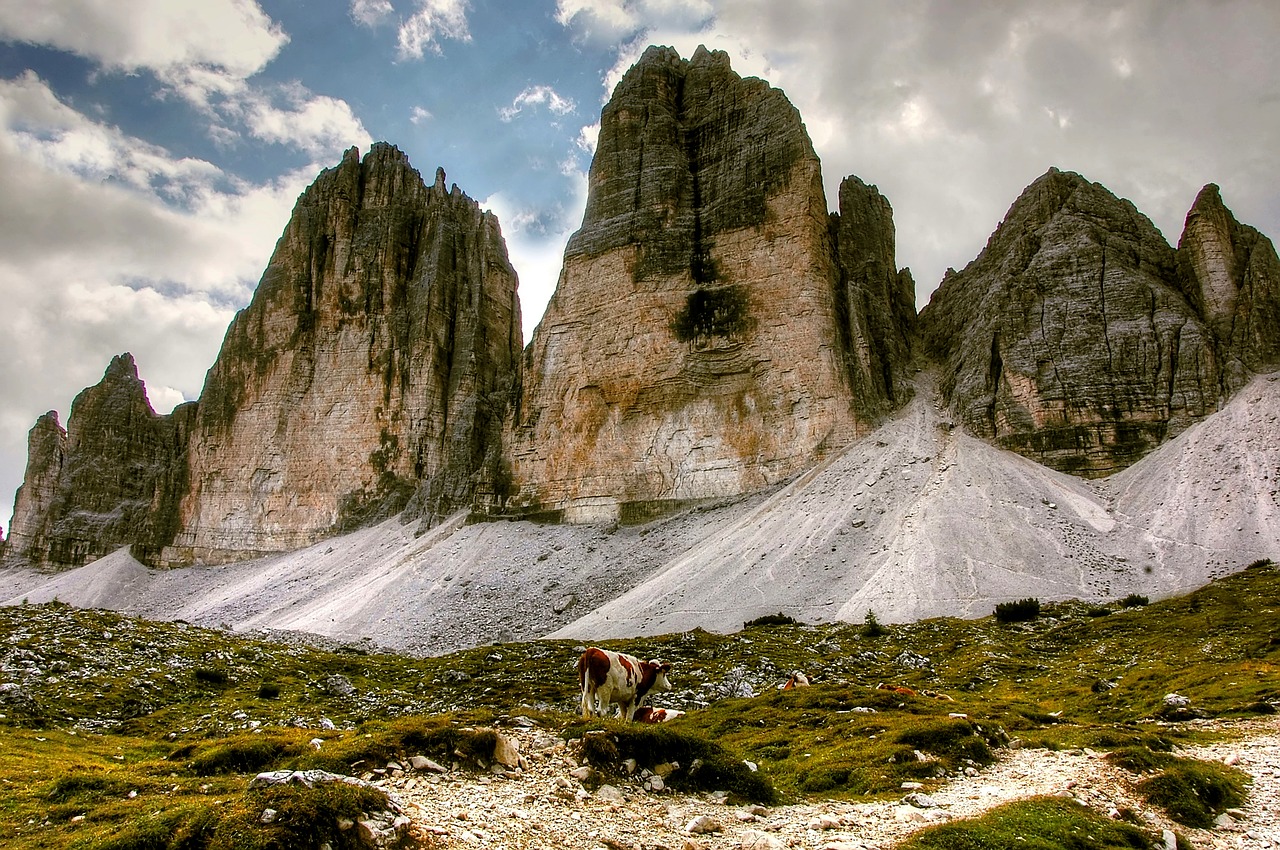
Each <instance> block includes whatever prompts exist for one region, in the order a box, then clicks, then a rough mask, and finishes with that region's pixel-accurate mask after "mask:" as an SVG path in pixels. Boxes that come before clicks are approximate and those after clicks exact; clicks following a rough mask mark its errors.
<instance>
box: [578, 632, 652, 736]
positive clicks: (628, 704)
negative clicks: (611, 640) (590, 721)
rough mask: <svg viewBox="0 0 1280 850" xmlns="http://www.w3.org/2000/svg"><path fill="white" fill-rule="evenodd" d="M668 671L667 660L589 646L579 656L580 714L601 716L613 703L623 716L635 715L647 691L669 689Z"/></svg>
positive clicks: (607, 711)
mask: <svg viewBox="0 0 1280 850" xmlns="http://www.w3.org/2000/svg"><path fill="white" fill-rule="evenodd" d="M669 672H671V665H670V664H669V663H665V662H662V661H658V660H653V661H641V660H640V659H639V658H636V657H635V656H634V655H627V654H626V653H623V652H611V651H610V650H607V649H600V648H599V647H594V646H593V647H591V648H590V649H588V650H587V651H586V652H584V653H582V657H581V658H579V659H578V684H580V685H581V686H582V716H583V717H584V718H590V717H591V716H592V715H596V716H600V717H604V716H605V715H606V714H607V713H611V711H612V707H613V706H614V705H616V706H618V714H619V715H620V716H621V717H622V718H623V719H624V720H632V719H634V717H635V714H636V709H637V708H639V707H640V704H641V703H643V702H644V700H645V697H647V696H648V695H649V694H650V693H652V692H654V691H669V690H671V688H672V685H671V682H669V681H668V680H667V674H668V673H669Z"/></svg>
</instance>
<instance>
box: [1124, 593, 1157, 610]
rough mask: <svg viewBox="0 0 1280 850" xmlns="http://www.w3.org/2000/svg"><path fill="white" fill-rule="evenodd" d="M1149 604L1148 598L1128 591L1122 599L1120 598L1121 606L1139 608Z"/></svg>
mask: <svg viewBox="0 0 1280 850" xmlns="http://www.w3.org/2000/svg"><path fill="white" fill-rule="evenodd" d="M1150 604H1151V600H1150V599H1148V598H1147V597H1145V596H1142V595H1140V594H1137V593H1130V594H1129V595H1128V596H1126V597H1125V598H1124V599H1121V600H1120V607H1121V608H1141V607H1143V606H1145V605H1150Z"/></svg>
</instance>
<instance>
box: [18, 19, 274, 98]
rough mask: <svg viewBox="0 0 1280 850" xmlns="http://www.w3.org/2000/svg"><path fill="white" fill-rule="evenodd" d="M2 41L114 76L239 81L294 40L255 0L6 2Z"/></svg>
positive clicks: (251, 73)
mask: <svg viewBox="0 0 1280 850" xmlns="http://www.w3.org/2000/svg"><path fill="white" fill-rule="evenodd" d="M0 38H4V39H9V40H13V41H25V42H29V43H32V44H42V45H48V46H50V47H55V48H58V49H59V50H65V51H69V52H71V53H75V54H77V55H80V56H83V57H85V58H88V59H91V60H93V61H95V62H97V63H98V64H100V65H102V66H103V67H106V68H110V69H114V70H123V71H137V70H140V69H149V70H153V71H157V72H166V71H172V70H174V69H179V68H188V67H205V68H218V69H222V70H223V71H225V72H227V73H229V74H232V75H234V76H237V77H239V78H241V79H243V78H246V77H249V76H251V75H253V74H254V73H256V72H257V71H259V70H261V69H262V67H263V66H265V65H266V64H267V63H268V62H270V61H271V60H272V59H273V58H274V57H275V56H276V54H277V53H279V51H280V48H281V47H283V46H284V45H285V44H286V43H287V42H288V40H289V38H288V36H287V35H285V33H284V31H283V30H282V29H281V28H280V27H279V26H278V25H276V24H275V23H273V22H272V20H271V19H270V18H269V17H268V16H267V15H266V13H265V12H263V11H262V9H261V7H259V6H258V4H257V3H256V2H254V0H112V2H108V3H103V2H98V0H58V2H53V3H30V2H26V1H25V0H0Z"/></svg>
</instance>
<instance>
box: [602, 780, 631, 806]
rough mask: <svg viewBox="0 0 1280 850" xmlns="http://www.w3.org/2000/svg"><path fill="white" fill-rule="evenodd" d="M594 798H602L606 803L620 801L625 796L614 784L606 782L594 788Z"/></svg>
mask: <svg viewBox="0 0 1280 850" xmlns="http://www.w3.org/2000/svg"><path fill="white" fill-rule="evenodd" d="M596 799H598V800H604V801H605V802H608V803H621V802H622V801H623V800H625V799H626V798H625V797H624V796H623V795H622V791H620V790H619V789H618V788H617V787H616V786H613V785H607V784H606V785H601V786H600V787H599V788H597V789H596Z"/></svg>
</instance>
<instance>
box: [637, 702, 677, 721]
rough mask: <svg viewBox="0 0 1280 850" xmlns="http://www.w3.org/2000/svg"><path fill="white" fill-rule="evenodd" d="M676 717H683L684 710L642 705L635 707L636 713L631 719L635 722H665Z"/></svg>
mask: <svg viewBox="0 0 1280 850" xmlns="http://www.w3.org/2000/svg"><path fill="white" fill-rule="evenodd" d="M677 717H684V712H683V711H681V710H680V709H678V708H652V707H650V706H647V705H642V706H640V707H639V708H637V709H636V715H635V717H634V718H632V719H633V720H635V722H636V723H667V722H670V721H672V720H675V719H676V718H677Z"/></svg>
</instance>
